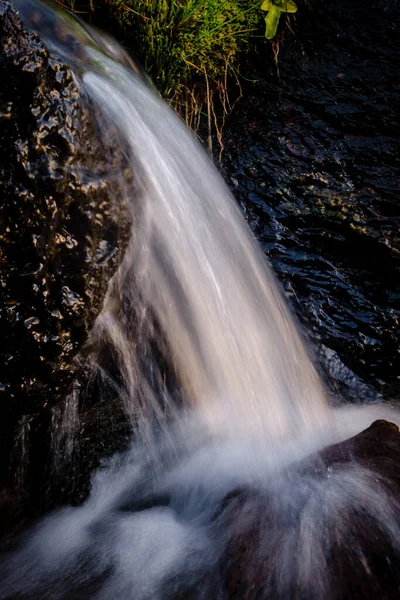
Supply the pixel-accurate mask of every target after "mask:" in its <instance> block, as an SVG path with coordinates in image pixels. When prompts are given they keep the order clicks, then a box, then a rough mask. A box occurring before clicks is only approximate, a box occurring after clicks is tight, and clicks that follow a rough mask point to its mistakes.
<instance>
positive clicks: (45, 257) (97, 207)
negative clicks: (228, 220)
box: [0, 0, 128, 508]
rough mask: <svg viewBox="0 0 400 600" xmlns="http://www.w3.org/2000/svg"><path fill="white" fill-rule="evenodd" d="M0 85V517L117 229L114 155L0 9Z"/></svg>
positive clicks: (40, 463)
mask: <svg viewBox="0 0 400 600" xmlns="http://www.w3.org/2000/svg"><path fill="white" fill-rule="evenodd" d="M0 80H1V82H2V85H1V86H0V199H1V202H0V324H1V338H0V456H1V459H0V460H1V463H0V484H1V487H0V490H2V492H1V493H0V508H1V505H2V503H3V504H4V502H8V500H9V498H10V497H14V498H15V489H16V487H18V485H21V484H22V485H23V486H25V487H26V484H27V483H28V484H29V487H30V488H31V489H34V488H35V486H36V487H40V486H41V484H42V482H43V480H44V479H45V476H44V474H43V473H44V472H45V471H46V469H47V467H46V465H47V463H48V456H49V446H50V442H51V434H50V430H51V427H50V425H51V422H52V420H53V422H54V418H55V415H56V414H57V406H59V405H60V403H61V402H62V401H64V400H65V398H66V397H67V396H68V394H70V393H71V386H72V384H73V382H74V379H75V375H76V373H77V369H78V363H79V361H77V360H76V357H77V355H78V353H79V351H80V350H81V349H82V347H83V346H84V344H85V341H86V338H87V334H88V331H89V330H90V327H91V325H92V323H93V321H94V319H95V317H96V315H97V314H98V312H99V311H100V309H101V306H102V301H103V298H104V294H105V290H106V288H107V282H108V281H109V279H110V277H111V275H112V274H113V272H114V271H115V269H116V268H117V265H118V262H119V260H120V256H121V253H122V250H123V248H124V245H125V242H126V239H127V230H126V229H124V228H121V227H120V225H119V223H127V224H128V220H127V219H126V218H124V219H121V214H120V213H121V211H124V208H123V206H122V205H121V203H120V202H118V201H114V200H118V185H117V175H118V172H120V170H121V169H124V168H125V165H124V164H123V158H122V157H121V156H120V155H119V154H118V152H117V151H113V150H109V149H107V150H105V148H104V147H102V144H101V138H100V137H99V136H97V137H96V135H95V132H96V122H95V121H94V118H93V116H92V115H93V114H94V113H93V111H91V107H90V104H89V101H88V100H87V98H85V97H84V95H83V94H82V93H81V91H80V88H79V82H78V81H76V80H75V78H74V76H73V74H72V73H71V72H70V71H69V69H68V68H67V67H66V66H65V65H64V64H62V63H61V62H59V61H57V60H56V59H55V58H54V57H50V56H49V53H48V51H47V49H46V48H45V46H44V45H43V43H42V42H41V41H40V40H39V39H38V37H37V36H36V35H34V34H32V33H30V32H29V31H27V30H26V29H25V28H24V26H23V25H22V23H21V21H20V19H19V17H18V13H17V12H16V11H15V10H14V8H13V7H12V5H11V4H9V3H8V2H4V1H1V0H0ZM110 165H111V166H112V168H111V169H110ZM110 171H111V172H112V173H113V177H115V180H113V181H112V180H111V179H110V175H109V173H110ZM110 189H112V190H113V194H112V196H113V200H112V199H111V194H110V193H109V192H110ZM126 227H127V226H126Z"/></svg>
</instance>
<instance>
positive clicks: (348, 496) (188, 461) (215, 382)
mask: <svg viewBox="0 0 400 600" xmlns="http://www.w3.org/2000/svg"><path fill="white" fill-rule="evenodd" d="M17 4H20V6H21V11H22V14H23V15H25V18H26V19H27V20H29V18H30V17H29V10H31V8H32V3H31V2H30V0H29V1H27V2H22V1H21V2H17ZM35 6H36V8H37V7H38V6H42V5H38V4H37V3H35ZM41 10H42V12H41V20H38V19H36V20H35V23H36V26H37V27H39V29H40V33H41V36H42V37H43V39H44V41H45V42H46V43H47V45H48V46H49V48H50V49H51V51H52V52H55V53H57V54H59V55H61V56H62V57H63V58H64V59H65V61H66V62H67V63H68V64H70V65H71V67H72V69H73V71H74V73H75V76H76V79H77V81H78V83H79V86H80V87H81V89H82V90H83V93H85V94H87V96H88V97H89V98H90V100H91V102H92V103H93V106H94V109H95V111H96V114H97V115H98V124H99V131H100V132H101V135H103V138H104V143H105V144H107V143H118V144H119V145H120V147H121V149H122V151H123V152H124V153H125V155H126V157H127V159H128V160H129V162H130V165H131V172H130V173H129V174H128V175H127V181H126V182H125V184H124V182H122V184H124V185H123V186H122V187H125V190H126V202H127V204H128V206H129V210H130V214H131V221H132V230H131V239H130V243H129V246H128V248H127V250H126V253H125V256H124V259H123V261H122V264H121V265H120V267H119V270H118V272H117V273H116V275H115V276H114V277H113V279H112V281H111V282H110V285H109V290H108V293H107V296H106V299H105V302H104V306H103V309H102V311H101V314H100V315H99V316H98V318H97V321H96V323H95V325H94V328H93V331H92V333H91V339H90V340H89V345H90V344H91V345H92V346H93V347H96V348H101V347H102V345H107V346H109V347H110V348H111V352H112V355H113V357H114V360H115V361H116V364H117V368H118V377H117V378H116V379H115V381H111V384H112V385H114V386H115V389H116V390H117V391H118V393H119V395H120V399H121V402H122V403H123V406H124V409H125V411H126V413H127V415H128V416H129V417H130V419H131V420H132V423H134V424H136V425H137V424H138V425H139V427H137V428H136V431H135V436H134V440H133V442H132V447H131V450H130V451H129V452H128V453H127V454H126V455H124V456H116V457H114V458H113V459H112V460H111V461H110V462H109V463H108V465H107V466H106V467H105V468H103V469H101V470H99V471H98V473H97V474H96V475H95V476H94V478H93V485H92V491H91V494H90V497H89V498H88V500H87V501H86V502H85V503H84V505H83V506H81V507H78V508H72V507H68V508H64V509H62V510H60V511H58V512H56V513H55V514H53V515H50V516H48V517H47V518H45V519H44V521H43V522H41V523H39V525H38V526H37V527H36V529H34V530H33V532H30V533H29V534H28V535H27V537H25V538H24V540H23V542H22V547H21V549H20V550H19V551H17V552H16V553H11V554H10V555H9V556H7V557H6V558H5V560H4V565H3V572H4V573H5V576H4V580H3V583H0V598H11V597H16V595H18V597H22V598H33V597H41V598H42V597H43V598H50V597H52V598H75V597H76V598H78V597H79V598H98V599H100V600H101V599H106V600H111V599H113V600H114V599H121V600H127V599H128V598H135V600H150V599H151V600H155V599H164V598H176V599H177V598H183V597H186V598H193V599H196V600H197V599H198V600H200V599H204V600H205V599H207V598H219V599H221V600H224V599H225V598H230V597H231V596H230V595H229V593H228V592H227V591H226V589H225V587H224V585H225V584H224V582H223V581H222V580H223V577H224V576H225V575H226V573H225V571H224V568H222V567H221V568H220V565H221V564H222V562H221V561H222V559H223V557H224V556H225V555H226V553H227V552H228V553H229V548H230V544H231V543H232V531H234V532H235V535H236V536H237V537H238V539H240V535H242V531H243V530H245V529H246V526H247V525H248V523H249V522H252V521H253V520H254V519H256V521H257V523H259V525H260V527H262V526H263V524H264V521H263V519H264V516H262V517H260V519H258V514H259V511H260V509H261V513H262V515H264V512H265V513H268V514H267V516H268V515H269V512H268V511H272V512H271V514H273V515H277V519H276V522H274V523H272V524H271V523H269V524H268V528H267V529H266V534H265V538H264V537H262V539H261V541H260V540H258V538H257V540H258V541H257V544H258V545H257V549H256V551H255V559H257V558H259V559H260V561H261V563H262V564H264V563H265V564H268V565H269V567H268V568H269V569H270V572H271V573H272V575H271V578H270V579H268V577H269V575H268V571H267V570H266V574H265V578H266V579H265V589H264V591H263V593H262V595H260V596H257V595H250V596H242V597H246V598H247V597H248V598H257V597H260V598H274V600H277V599H278V598H279V599H282V600H283V599H284V598H288V597H298V598H331V597H332V598H335V597H336V596H334V594H333V593H331V592H332V590H331V588H330V585H331V583H330V581H329V577H328V575H327V573H328V570H327V569H328V562H329V556H328V555H329V552H330V548H331V546H332V547H335V543H339V542H338V539H339V538H340V542H342V538H341V537H340V536H341V529H340V527H342V526H343V527H344V524H346V525H347V524H348V523H349V522H350V521H349V519H350V518H351V517H350V516H349V514H350V512H351V510H350V509H352V508H353V506H357V507H358V508H359V510H360V513H363V514H364V515H366V518H367V519H371V520H372V525H371V530H372V531H373V532H375V533H376V532H378V533H376V535H377V536H378V537H379V535H384V536H385V540H389V542H388V543H389V545H391V547H394V546H395V544H397V542H396V540H398V538H399V534H400V531H399V526H398V522H397V518H396V515H397V514H398V513H397V510H398V506H397V504H396V502H395V501H394V500H393V501H392V500H391V499H390V498H386V496H385V494H386V491H385V487H384V485H383V483H382V481H380V480H374V478H373V474H372V472H371V471H370V470H369V469H367V468H365V467H363V468H361V467H360V468H358V467H357V465H352V466H351V468H350V469H347V468H345V467H342V468H341V469H338V470H337V471H335V473H334V474H333V475H332V477H329V476H328V477H327V478H326V479H323V481H322V482H321V481H319V480H317V479H316V478H315V477H314V474H313V472H312V473H311V474H306V475H303V474H302V473H303V472H302V471H301V469H300V468H299V469H297V467H294V466H293V465H297V464H298V463H299V461H300V459H303V458H305V457H307V456H308V455H309V454H310V453H311V452H312V451H314V450H316V449H317V448H320V447H323V446H325V445H326V444H328V443H332V442H334V441H337V440H338V439H345V438H346V437H347V436H348V435H350V434H352V433H356V432H358V431H359V430H360V422H361V421H362V419H359V418H358V417H357V416H355V414H356V413H354V412H348V413H347V414H348V415H350V416H349V417H348V418H347V419H346V418H345V413H343V412H342V413H340V414H337V413H334V412H333V411H332V410H331V409H330V408H329V406H328V402H327V398H326V394H325V391H324V388H323V385H322V384H321V382H320V380H319V377H318V375H317V373H316V371H315V369H314V367H313V365H312V362H311V360H310V358H309V355H308V352H307V350H306V348H305V346H304V343H303V341H302V339H301V336H300V334H299V331H298V328H297V326H296V324H295V321H294V319H293V317H292V315H291V313H290V311H289V310H288V307H287V306H286V303H285V301H284V299H283V297H282V295H281V292H280V290H279V286H278V284H277V282H276V280H275V277H274V275H273V273H272V271H271V269H270V268H269V266H268V264H267V263H266V260H265V257H264V256H263V254H262V252H261V250H260V249H259V247H258V245H257V243H256V241H255V240H254V238H253V236H252V234H251V232H250V229H249V227H248V226H247V224H246V222H245V220H244V218H243V216H242V215H241V213H240V210H239V209H238V207H237V206H236V204H235V201H234V199H233V198H232V196H231V195H230V193H229V190H228V189H227V187H226V185H225V184H224V182H223V180H222V178H221V177H220V175H219V174H218V172H217V170H216V169H215V168H214V167H213V165H212V164H211V162H210V161H209V159H208V158H207V157H206V155H205V153H204V151H203V150H202V148H201V147H200V145H199V144H198V142H197V141H196V140H195V139H194V137H193V136H192V134H191V133H190V132H189V131H188V130H187V129H186V127H185V126H184V124H183V123H182V122H181V121H180V119H179V118H178V117H177V116H176V115H175V114H174V113H173V112H172V110H171V109H170V108H168V107H167V106H166V105H165V104H164V102H163V101H162V100H161V99H160V98H159V97H158V96H157V95H156V94H155V93H154V92H153V91H152V90H151V88H150V87H149V85H148V84H147V83H146V82H145V81H144V80H143V79H142V78H141V77H140V76H139V75H138V74H137V72H135V70H133V69H132V68H131V67H130V64H129V63H128V61H122V62H121V61H120V60H116V57H117V58H118V57H119V56H120V53H121V51H120V50H119V49H118V47H117V46H116V45H115V44H114V42H111V41H110V40H109V39H108V38H104V39H102V38H100V36H99V34H97V33H96V34H94V33H91V31H90V30H89V29H85V30H84V29H82V28H81V27H80V26H79V25H77V24H76V23H75V22H74V21H71V20H70V18H69V17H65V16H62V15H58V13H53V12H52V10H51V9H49V8H47V7H44V6H43V7H42V9H41ZM54 22H56V23H57V24H58V25H59V26H60V29H62V28H64V29H65V28H66V29H67V31H70V32H71V36H72V35H73V39H74V41H75V42H76V43H77V44H78V46H79V51H77V50H76V45H73V44H72V47H73V50H71V47H70V46H69V45H68V44H70V41H71V39H70V37H71V36H70V37H68V36H65V35H63V36H57V33H54V27H52V25H54ZM71 23H72V24H71ZM99 40H100V46H99V44H98V43H99ZM110 130H112V131H113V139H112V140H111V139H109V137H108V135H109V134H108V132H109V131H110ZM115 132H117V135H115ZM132 174H133V178H134V185H132V181H131V178H132ZM154 345H156V346H157V350H155V349H154ZM157 358H162V360H164V361H166V362H167V363H168V369H169V370H170V371H171V372H173V374H174V384H173V386H172V388H173V389H174V390H175V391H176V389H177V390H178V391H179V398H180V401H178V400H177V397H176V396H175V395H174V393H172V392H171V391H170V390H171V385H168V384H167V382H166V381H165V380H164V371H163V370H162V369H160V367H159V365H158V364H157ZM95 361H96V358H95ZM92 366H93V365H92ZM97 367H98V368H99V370H100V371H101V373H102V375H103V377H104V381H106V380H107V378H109V379H110V378H111V379H112V376H111V375H110V374H108V373H107V372H106V369H104V367H103V366H102V365H101V364H100V362H99V364H98V365H97ZM94 368H96V365H94ZM168 369H167V370H168ZM109 383H110V382H109ZM182 402H183V405H184V406H182ZM166 413H167V414H168V417H169V419H167V421H166V422H164V415H165V414H166ZM66 418H67V415H63V417H62V420H63V426H62V434H63V436H64V437H65V435H66V433H67V432H68V430H69V427H68V423H65V419H66ZM71 418H73V419H74V420H76V418H77V415H76V410H74V411H72V416H71ZM374 418H375V414H373V415H372V414H371V413H369V414H368V415H365V414H364V419H365V421H366V424H367V425H368V424H369V423H370V422H371V421H372V420H373V419H374ZM343 420H344V421H345V423H343V422H342V421H343ZM346 423H347V424H346ZM355 423H356V424H355ZM159 424H161V425H162V427H160V428H157V425H159ZM146 427H147V428H148V429H155V430H156V432H157V434H156V435H155V437H154V438H153V447H152V448H151V449H150V451H149V446H148V443H146V444H145V443H143V439H144V438H145V437H146V435H147V432H146ZM64 437H62V443H63V445H64V446H65V447H67V446H66V443H67V442H66V440H65V439H64ZM64 446H63V447H64ZM242 489H247V490H249V489H250V490H253V492H254V495H253V496H252V495H251V494H250V497H249V498H247V496H245V502H244V506H245V509H244V510H243V505H242V504H241V502H242V496H241V494H240V491H239V492H238V490H242ZM265 498H267V499H268V500H265ZM382 498H385V502H383V503H382ZM227 499H228V500H230V499H232V501H233V503H234V504H233V506H234V508H233V509H232V510H230V509H229V508H227V507H228V506H230V505H229V504H227ZM247 500H249V502H250V504H249V503H247ZM235 503H236V504H235ZM336 506H339V508H340V510H339V512H340V511H342V512H341V514H343V515H344V516H343V520H341V517H340V515H339V513H337V512H335V508H336ZM246 507H249V508H246ZM349 507H350V509H349ZM349 511H350V512H349ZM331 514H334V517H333V520H332V521H331ZM238 515H240V517H241V518H240V522H239V523H238V524H237V523H236V521H237V516H238ZM331 523H333V528H334V531H333V530H332V531H333V533H332V531H331V530H330V529H329V525H330V524H331ZM242 527H243V529H242ZM266 527H267V526H266ZM282 531H283V532H284V535H281V532H282ZM382 532H383V533H382ZM378 534H379V535H378ZM374 535H375V534H374ZM335 536H336V537H335ZM329 544H331V546H329ZM314 552H315V553H316V554H314ZM299 557H302V558H303V559H304V565H302V564H301V561H300V558H299ZM263 561H264V563H263ZM265 561H267V562H265ZM292 570H293V573H294V575H293V576H292ZM268 586H270V587H268ZM293 586H294V587H293ZM296 586H298V588H297V587H296ZM294 589H295V592H296V594H297V589H299V590H300V591H299V592H298V595H296V594H295V595H294V592H293V590H294ZM268 590H269V591H268ZM268 594H270V595H268ZM232 597H233V596H232Z"/></svg>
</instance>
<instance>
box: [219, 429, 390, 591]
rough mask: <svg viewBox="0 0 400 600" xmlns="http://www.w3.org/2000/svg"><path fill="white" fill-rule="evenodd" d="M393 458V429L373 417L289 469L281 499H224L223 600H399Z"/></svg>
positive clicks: (258, 495) (259, 495) (247, 495)
mask: <svg viewBox="0 0 400 600" xmlns="http://www.w3.org/2000/svg"><path fill="white" fill-rule="evenodd" d="M399 459H400V433H399V429H398V427H397V426H396V425H394V424H393V423H389V422H387V421H376V422H375V423H373V424H372V425H371V427H369V428H368V429H366V430H365V431H363V432H361V433H360V434H358V435H356V436H355V437H354V438H351V439H349V440H346V441H344V442H342V443H339V444H336V445H334V446H331V447H328V448H326V449H325V450H323V451H322V452H320V453H319V454H317V455H316V456H312V457H311V458H310V459H307V460H306V461H304V462H303V464H302V465H301V466H300V469H298V467H297V466H296V474H295V475H294V474H293V473H292V474H288V481H287V482H286V484H287V485H289V486H290V487H289V488H288V493H287V494H286V496H285V495H282V493H281V492H278V493H277V495H276V497H274V493H273V492H272V493H271V492H270V493H269V492H268V491H265V490H264V491H260V492H255V491H252V492H249V491H247V492H246V491H245V490H240V491H236V492H234V493H233V494H231V495H230V497H229V498H226V500H225V502H224V504H225V506H224V509H225V512H224V518H225V519H226V520H225V526H226V527H227V528H229V529H230V533H231V541H230V544H229V549H228V553H227V556H226V558H225V560H224V561H223V567H222V568H223V570H225V573H226V582H227V588H228V597H229V598H231V599H232V600H233V599H235V600H236V599H239V598H240V599H241V600H253V599H254V600H255V599H257V600H269V599H271V600H284V599H286V598H297V599H299V600H309V599H310V598H329V600H345V599H346V600H347V599H353V600H361V599H363V600H365V599H368V600H374V599H375V598H385V599H386V600H392V599H393V600H394V599H395V598H398V594H399V591H398V590H399V585H400V577H399V566H400V552H399V548H398V545H397V544H398V539H396V538H395V536H396V532H397V528H398V522H399V517H400V505H399V502H398V498H399V494H400V477H399V474H398V469H397V465H398V461H399ZM367 484H368V485H367ZM272 489H273V486H272ZM387 525H388V527H389V529H385V527H386V526H387ZM390 528H392V531H390ZM389 532H390V533H389ZM397 533H398V532H397ZM390 534H392V536H393V537H391V535H390Z"/></svg>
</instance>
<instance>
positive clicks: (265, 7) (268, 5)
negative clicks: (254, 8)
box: [261, 0, 272, 11]
mask: <svg viewBox="0 0 400 600" xmlns="http://www.w3.org/2000/svg"><path fill="white" fill-rule="evenodd" d="M271 6H272V0H264V2H263V3H262V4H261V10H265V11H268V10H270V8H271Z"/></svg>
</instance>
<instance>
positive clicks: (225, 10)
mask: <svg viewBox="0 0 400 600" xmlns="http://www.w3.org/2000/svg"><path fill="white" fill-rule="evenodd" d="M55 1H57V2H58V3H59V4H62V5H64V6H66V7H68V8H70V9H71V10H73V11H76V12H82V13H86V14H88V15H90V14H91V15H92V16H93V17H94V22H96V15H97V14H98V13H99V12H102V14H103V17H104V10H105V9H106V10H107V15H109V17H110V19H111V20H110V22H109V23H110V24H111V27H112V26H113V24H114V31H115V26H116V27H117V37H118V38H120V39H122V40H123V42H124V45H125V47H127V48H128V50H130V51H131V52H132V53H133V55H134V56H136V57H137V58H138V59H139V61H140V62H141V63H142V65H143V66H144V68H145V70H146V71H147V73H149V75H150V76H151V78H152V79H153V81H154V82H155V84H156V86H157V88H158V89H159V91H160V92H161V94H162V95H163V96H164V98H166V99H167V100H168V101H169V102H170V103H171V104H172V105H174V108H175V109H176V110H177V111H178V112H180V113H181V114H182V116H183V117H184V118H185V119H186V121H187V122H188V124H189V125H190V126H192V128H193V129H197V127H198V125H199V122H200V119H201V117H202V115H205V118H206V122H207V123H208V128H209V129H211V123H212V122H213V123H214V124H215V125H216V129H217V133H218V131H219V130H220V128H221V126H222V124H223V120H224V116H225V115H226V114H228V112H229V111H230V110H231V108H232V106H233V105H234V103H235V101H236V100H237V99H238V97H239V96H240V80H239V78H238V75H237V73H238V69H239V63H240V57H241V56H242V54H243V53H244V52H245V51H246V49H247V48H248V47H249V45H250V44H251V43H252V37H253V36H254V34H255V33H257V32H258V33H260V32H261V31H262V23H263V14H262V12H261V11H260V4H261V2H260V1H255V2H254V1H253V0H219V1H218V0H55ZM232 80H234V82H235V83H234V85H230V84H229V83H230V82H231V81H232ZM229 89H230V90H231V93H229V92H228V90H229ZM232 90H234V91H232ZM216 105H218V109H217V110H216V109H215V106H216ZM217 113H218V116H217Z"/></svg>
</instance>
